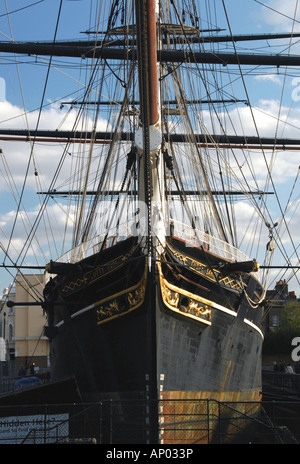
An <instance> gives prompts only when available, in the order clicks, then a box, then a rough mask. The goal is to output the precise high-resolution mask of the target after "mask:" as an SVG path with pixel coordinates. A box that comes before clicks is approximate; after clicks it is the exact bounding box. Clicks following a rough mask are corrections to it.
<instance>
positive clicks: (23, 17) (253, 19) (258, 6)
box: [0, 0, 300, 296]
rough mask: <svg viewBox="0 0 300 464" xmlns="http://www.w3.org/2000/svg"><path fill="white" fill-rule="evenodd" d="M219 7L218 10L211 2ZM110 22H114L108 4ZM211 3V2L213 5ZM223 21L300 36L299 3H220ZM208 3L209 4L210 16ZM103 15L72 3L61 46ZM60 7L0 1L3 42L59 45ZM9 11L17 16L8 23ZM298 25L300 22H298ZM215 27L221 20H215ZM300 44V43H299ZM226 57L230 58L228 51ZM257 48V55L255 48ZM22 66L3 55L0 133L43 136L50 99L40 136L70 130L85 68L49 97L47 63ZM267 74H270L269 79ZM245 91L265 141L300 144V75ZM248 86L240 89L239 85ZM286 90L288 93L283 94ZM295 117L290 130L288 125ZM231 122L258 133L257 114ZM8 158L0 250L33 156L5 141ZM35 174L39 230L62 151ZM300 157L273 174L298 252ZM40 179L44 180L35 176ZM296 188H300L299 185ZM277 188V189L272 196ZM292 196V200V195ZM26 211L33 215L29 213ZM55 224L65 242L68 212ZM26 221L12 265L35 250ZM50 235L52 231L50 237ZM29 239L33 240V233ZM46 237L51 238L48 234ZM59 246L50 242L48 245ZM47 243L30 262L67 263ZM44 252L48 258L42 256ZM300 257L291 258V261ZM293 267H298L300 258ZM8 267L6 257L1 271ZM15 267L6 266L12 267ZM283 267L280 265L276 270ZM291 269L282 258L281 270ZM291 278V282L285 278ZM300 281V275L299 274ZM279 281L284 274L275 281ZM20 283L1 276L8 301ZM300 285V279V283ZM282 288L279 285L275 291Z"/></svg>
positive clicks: (52, 77) (29, 189)
mask: <svg viewBox="0 0 300 464" xmlns="http://www.w3.org/2000/svg"><path fill="white" fill-rule="evenodd" d="M210 2H211V4H213V3H214V2H213V1H212V0H210ZM101 3H102V4H103V15H106V14H107V12H106V10H105V2H104V1H103V2H101ZM208 3H209V2H208ZM215 3H216V5H217V7H218V9H217V14H218V15H220V17H221V13H222V16H224V11H223V8H224V6H225V7H226V14H227V17H228V19H229V22H230V27H231V32H232V34H236V35H239V34H262V33H278V32H291V31H293V32H297V31H300V6H299V7H298V10H297V9H296V7H297V3H298V2H297V1H296V0H289V1H288V2H282V0H262V1H257V0H242V1H241V0H224V1H222V0H216V1H215ZM205 4H206V2H203V8H205ZM90 5H92V7H93V8H94V9H95V6H96V1H95V0H64V1H63V2H62V8H61V13H60V21H59V24H58V27H57V33H56V40H68V39H86V37H87V35H86V34H84V31H86V30H87V29H88V27H89V24H90V13H89V7H90ZM59 7H60V1H59V0H40V1H38V0H27V1H26V0H0V41H7V40H8V41H10V40H12V39H13V40H15V41H48V40H53V37H54V34H55V29H56V22H57V15H58V12H59ZM7 11H8V12H9V15H7ZM293 18H294V19H295V20H293ZM212 23H213V19H212ZM222 24H223V27H224V31H223V32H221V33H220V34H224V35H225V34H228V33H229V29H228V24H227V22H226V19H225V18H224V19H223V23H222ZM298 40H299V39H298ZM298 40H297V39H294V41H293V46H292V47H289V41H286V40H282V39H280V40H276V41H267V42H266V41H264V42H255V48H256V51H257V52H260V53H278V52H283V51H285V53H290V54H300V45H298V43H297V41H298ZM222 47H223V48H222V50H224V51H226V47H225V45H224V46H222ZM238 47H239V50H242V51H244V52H245V53H250V52H251V53H252V52H253V50H252V47H253V43H250V42H245V43H242V44H241V43H240V44H239V45H238ZM250 47H251V48H250ZM18 63H19V64H18V67H17V66H16V62H15V58H14V56H13V55H11V54H10V55H9V56H7V55H5V54H0V129H2V128H10V129H12V128H20V127H21V128H24V127H26V125H28V126H29V127H30V128H32V129H33V128H35V127H36V124H37V121H38V118H39V108H40V105H41V101H42V99H43V106H44V108H43V111H42V113H41V116H40V120H39V128H40V129H54V130H55V129H57V128H63V129H66V130H67V129H70V128H71V127H72V124H73V121H74V117H75V116H74V114H73V113H70V115H68V117H67V114H66V113H67V107H66V106H64V107H63V108H61V100H64V99H65V100H70V99H73V98H76V95H77V93H78V90H79V89H82V84H81V79H83V76H79V75H78V66H77V64H78V61H76V60H74V59H72V60H69V61H68V65H66V62H64V60H63V59H61V58H59V59H55V60H54V62H53V66H52V68H51V70H50V73H49V79H48V80H47V85H46V90H45V95H44V97H43V92H44V89H45V82H46V79H47V69H48V68H47V59H46V58H42V57H41V58H36V59H34V58H33V57H26V56H24V57H22V58H18ZM262 71H264V72H262ZM244 78H245V84H246V86H247V90H248V97H249V100H250V102H251V104H252V107H253V113H254V116H255V120H256V122H257V124H258V127H259V131H260V134H261V135H262V136H267V135H270V134H272V135H273V134H274V132H275V131H277V133H278V136H279V137H293V138H299V139H300V123H299V121H300V69H299V70H298V69H295V70H292V71H289V72H288V73H285V72H284V69H280V70H277V69H272V71H271V73H269V74H267V73H266V71H265V69H262V68H259V69H257V70H255V72H254V67H252V68H251V75H250V74H249V75H247V74H245V76H244ZM239 85H240V84H239ZM282 89H284V90H283V91H282ZM278 114H279V115H280V119H281V123H280V124H279V126H278V127H277V126H276V125H277V115H278ZM288 116H289V123H290V124H289V125H287V124H285V120H286V119H287V117H288ZM231 118H232V120H233V121H234V122H235V124H236V126H238V124H239V118H242V119H243V122H244V127H245V128H246V129H245V130H246V133H247V134H248V135H252V134H254V133H255V131H254V126H253V123H252V121H251V118H250V117H249V108H247V107H245V108H240V112H239V114H238V113H237V112H236V111H235V110H234V109H232V112H231ZM0 148H1V149H2V150H3V154H2V159H1V163H0V168H1V171H0V176H1V182H0V242H1V243H3V244H5V243H7V240H8V237H9V233H10V230H11V228H12V227H14V225H13V224H14V218H15V212H16V207H17V206H16V205H17V204H18V199H17V198H16V197H13V195H12V190H13V189H14V186H13V185H10V184H9V183H8V181H7V179H8V173H10V174H11V175H12V177H13V179H14V183H15V185H16V186H17V187H18V189H19V191H21V188H22V182H23V179H24V172H25V170H26V168H27V160H28V153H29V148H28V144H25V143H20V142H18V143H12V142H9V143H8V142H4V141H0ZM35 150H36V160H37V162H38V164H37V165H35V166H30V169H29V172H28V181H27V184H26V190H25V191H24V196H23V201H24V206H25V205H26V206H27V208H26V210H27V212H28V218H27V219H28V221H30V222H31V223H32V222H33V221H34V219H35V217H36V212H37V208H38V201H37V194H36V192H37V191H40V190H43V189H48V183H49V178H50V177H51V176H52V175H53V174H54V172H55V168H56V164H57V163H58V161H59V156H60V154H59V153H58V150H57V146H55V145H49V144H48V145H39V144H37V145H36V147H35ZM254 156H256V158H255V160H256V161H255V162H256V165H257V166H259V164H260V163H261V164H263V160H262V158H261V156H259V155H257V154H256V155H254ZM299 165H300V156H299V153H298V152H297V151H294V152H292V151H289V152H287V151H286V152H280V153H278V154H277V157H276V162H275V163H274V168H273V179H274V185H275V186H276V192H278V195H279V197H280V201H281V207H282V208H283V210H285V208H287V212H288V221H289V229H290V231H291V236H288V235H287V234H284V235H283V236H282V239H283V241H284V242H285V244H286V246H289V247H290V243H289V242H290V241H291V238H292V240H293V242H294V247H295V248H297V247H299V243H300V242H299V239H300V227H299V224H300V208H299V205H300V199H299V196H300V188H299V185H300V184H299V181H298V183H297V173H298V171H299ZM36 173H38V176H36V175H35V174H36ZM294 184H295V185H294ZM272 187H273V186H271V188H272ZM291 192H292V194H291V196H290V193H291ZM273 208H274V209H273V214H274V216H273V222H274V223H275V222H276V221H277V220H278V219H280V217H281V211H280V208H279V207H278V205H276V201H275V202H274V207H273ZM24 210H25V208H24ZM49 218H50V219H49V221H51V222H52V226H53V230H54V233H57V234H59V233H60V231H62V229H63V227H64V222H63V218H61V216H60V205H59V204H58V203H57V202H56V203H51V204H49ZM28 227H29V226H28V225H27V223H26V219H25V218H24V223H23V224H21V221H18V223H17V224H16V225H15V234H14V243H13V244H11V250H12V251H11V253H12V254H11V257H12V258H13V257H14V253H13V248H12V245H13V246H15V247H16V248H18V249H19V250H20V249H22V248H23V247H24V252H25V250H27V243H26V233H28V232H29V229H28ZM45 230H46V229H45ZM25 231H26V233H25ZM45 235H46V232H45ZM47 239H48V240H49V241H51V239H50V238H47ZM45 244H46V237H45V236H43V237H41V242H40V244H36V245H34V249H33V248H32V249H31V248H28V250H27V251H28V256H29V258H28V259H30V256H31V255H32V256H31V257H32V260H33V262H34V259H33V257H34V252H35V253H37V254H39V255H41V256H43V257H42V260H44V261H45V262H47V261H49V259H50V258H52V256H53V255H55V256H57V255H58V256H59V253H60V251H61V250H60V249H57V250H55V249H53V246H52V248H51V251H49V250H47V249H46V248H47V247H46V246H45V247H44V245H45ZM39 245H40V246H41V248H42V249H43V250H39ZM297 251H298V255H299V248H298V250H297ZM292 252H293V250H291V251H290V256H291V254H292ZM292 259H293V263H294V264H295V265H296V264H298V262H297V259H296V257H295V256H293V258H292ZM3 260H4V256H3V253H1V251H0V263H2V262H3ZM7 262H8V261H6V263H7ZM273 264H276V263H273ZM281 264H284V263H283V261H281V260H280V259H279V258H278V265H281ZM285 275H286V276H287V277H288V276H290V273H289V274H285ZM299 275H300V274H299ZM277 277H278V271H276V273H274V278H275V279H276V278H277ZM11 280H12V276H11V275H10V274H9V273H8V272H7V271H6V270H1V268H0V294H1V291H2V289H4V288H5V287H7V286H8V285H9V284H10V282H11ZM298 280H299V279H298ZM298 280H297V279H295V278H293V279H291V281H290V282H289V290H295V291H296V293H297V295H298V296H300V285H299V282H298ZM273 285H274V284H273Z"/></svg>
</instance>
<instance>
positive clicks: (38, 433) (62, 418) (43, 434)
mask: <svg viewBox="0 0 300 464" xmlns="http://www.w3.org/2000/svg"><path fill="white" fill-rule="evenodd" d="M68 419H69V414H66V413H64V414H47V415H44V414H38V415H34V416H9V417H0V445H2V444H8V443H10V444H20V443H22V441H23V440H24V439H25V438H26V440H25V441H24V442H25V443H29V444H32V443H54V442H55V441H56V439H57V438H56V437H59V438H60V439H61V438H68V436H69V422H68Z"/></svg>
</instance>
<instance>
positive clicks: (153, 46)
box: [135, 0, 164, 443]
mask: <svg viewBox="0 0 300 464" xmlns="http://www.w3.org/2000/svg"><path fill="white" fill-rule="evenodd" d="M136 19H137V44H138V67H139V94H140V105H141V106H140V127H139V128H138V130H137V132H136V138H135V143H136V147H137V150H138V153H139V161H140V164H139V174H140V175H139V179H140V180H139V182H140V184H139V201H140V204H141V203H144V204H145V206H146V208H145V209H144V211H146V212H147V236H146V237H144V243H145V252H146V254H147V258H148V264H149V274H148V281H147V295H148V298H147V308H146V311H147V333H146V339H147V342H146V343H147V360H148V362H147V367H146V369H147V372H146V377H147V384H146V385H145V386H146V399H147V400H148V402H147V403H148V405H147V410H148V413H149V417H148V420H149V440H150V441H149V442H150V443H157V442H158V435H159V428H158V404H157V400H158V389H157V359H156V350H157V346H156V345H157V344H156V285H155V261H154V260H153V257H154V256H155V254H156V252H157V246H158V245H159V243H160V242H161V241H162V240H163V237H161V236H160V237H159V236H157V230H158V231H160V230H161V221H162V220H163V215H162V211H161V204H163V203H162V201H161V196H160V195H161V192H164V188H162V185H160V182H162V181H163V179H164V176H163V175H162V169H163V163H162V162H161V161H162V159H161V158H162V156H161V142H162V134H161V125H160V115H159V105H158V102H159V93H158V71H157V35H156V27H157V26H156V0H136ZM154 226H155V227H154ZM145 239H146V241H145ZM142 243H143V242H142Z"/></svg>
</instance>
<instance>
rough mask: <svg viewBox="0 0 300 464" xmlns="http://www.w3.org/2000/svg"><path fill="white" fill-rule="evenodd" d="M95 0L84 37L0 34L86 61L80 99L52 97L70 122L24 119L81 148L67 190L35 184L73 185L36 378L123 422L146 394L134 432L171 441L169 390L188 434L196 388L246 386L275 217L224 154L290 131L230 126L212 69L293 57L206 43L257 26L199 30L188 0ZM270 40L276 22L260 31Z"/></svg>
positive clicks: (208, 391) (229, 392) (235, 392)
mask: <svg viewBox="0 0 300 464" xmlns="http://www.w3.org/2000/svg"><path fill="white" fill-rule="evenodd" d="M98 3H99V4H100V3H101V2H97V4H98ZM109 3H110V10H109V14H107V15H106V16H105V18H106V19H105V20H104V18H102V19H103V23H102V24H103V28H102V29H100V26H99V24H98V28H97V30H94V31H89V39H88V40H86V41H83V40H82V41H78V42H55V41H54V42H52V43H47V42H44V43H29V42H26V43H21V42H13V43H8V42H2V43H1V44H0V51H2V52H8V53H10V52H14V53H18V54H19V53H22V54H30V55H37V56H45V55H49V56H51V57H55V56H64V57H73V58H74V57H79V58H80V59H83V58H84V60H85V61H87V60H89V63H90V74H89V77H88V82H87V84H86V87H85V88H84V92H83V93H82V95H81V97H80V99H77V100H72V101H70V100H69V101H65V102H63V104H64V105H72V108H77V109H78V120H77V121H76V125H75V124H74V127H73V130H72V131H62V130H60V131H58V130H57V131H53V132H51V131H42V130H38V129H36V130H31V131H30V137H33V138H34V140H37V141H47V142H49V141H51V140H60V141H61V143H63V142H64V143H66V148H65V149H64V152H63V157H62V160H63V159H64V160H65V159H67V156H66V155H67V153H68V150H70V146H73V145H74V146H77V147H78V146H82V147H85V151H84V150H83V148H82V149H80V148H79V149H78V153H80V150H82V151H83V155H84V156H83V161H82V162H81V163H79V162H78V163H76V172H77V173H76V174H74V175H73V174H72V175H71V173H70V177H69V180H70V183H69V187H68V188H67V189H66V188H65V189H64V185H63V184H60V185H59V183H58V182H56V183H55V182H54V181H53V182H52V183H51V185H50V186H49V189H48V190H47V191H45V192H39V193H40V195H43V196H44V198H45V199H46V201H45V203H44V205H46V204H47V202H48V201H49V200H50V199H51V198H59V199H62V198H67V199H71V200H72V201H74V198H75V199H76V205H77V206H78V208H77V210H76V211H77V212H76V213H75V212H74V223H75V224H76V225H75V226H74V234H73V244H72V247H71V249H70V251H69V252H67V253H65V254H64V255H63V256H60V257H55V256H53V257H52V260H51V261H50V262H49V263H48V264H47V266H46V276H47V283H46V286H45V289H44V301H43V307H44V309H45V311H46V313H47V317H48V324H47V327H46V328H45V330H46V333H47V336H48V337H49V340H50V346H51V361H50V363H51V378H52V379H60V378H63V377H72V376H73V377H75V378H76V380H77V383H78V386H79V389H80V393H81V396H82V398H83V401H84V402H86V403H90V402H98V401H103V400H107V399H110V400H115V401H116V403H115V404H117V405H118V407H119V408H120V409H122V421H123V423H124V424H125V427H127V428H129V425H130V424H131V421H132V420H133V419H132V417H131V416H130V412H128V413H127V410H129V409H130V408H129V404H130V402H131V401H132V402H133V403H134V402H135V403H134V404H137V403H136V402H137V401H138V402H141V403H139V404H143V408H144V407H145V404H146V406H147V408H146V409H143V411H144V412H143V413H141V410H140V413H139V415H137V418H136V422H137V423H138V424H139V426H140V433H141V437H140V438H139V439H140V440H141V441H149V440H150V442H151V440H152V442H153V441H160V442H162V443H167V442H168V441H169V442H170V440H171V442H173V443H175V442H176V440H178V442H180V440H181V438H180V436H179V435H177V438H176V437H175V434H172V430H173V429H174V428H176V424H175V426H174V424H173V425H172V424H170V422H173V419H172V420H170V417H171V416H170V413H171V404H172V401H175V400H182V403H181V406H180V411H179V413H178V414H177V415H176V416H174V417H175V419H174V421H175V422H176V421H177V426H178V427H180V426H182V422H183V421H184V422H185V428H186V429H190V438H189V441H190V442H193V443H200V442H201V440H202V438H203V437H202V435H201V431H199V430H197V429H199V428H201V427H195V420H196V422H197V420H198V421H200V419H199V417H200V416H201V400H207V399H214V400H216V401H222V402H236V403H237V404H240V405H242V404H245V403H246V402H248V403H249V402H253V404H255V405H259V402H260V399H261V351H262V344H263V338H264V335H263V328H262V307H263V302H264V298H265V292H266V289H267V282H268V278H267V277H268V272H269V271H270V269H269V267H268V265H269V264H270V263H271V262H272V256H273V253H274V237H273V234H274V227H273V224H271V225H270V223H268V222H267V221H266V220H265V217H264V213H263V208H264V205H265V204H266V201H267V200H266V197H267V195H269V194H270V192H268V191H266V190H265V189H259V188H258V186H257V184H251V182H249V181H248V178H247V176H245V175H244V173H243V171H242V169H240V164H242V161H241V159H239V153H240V152H241V151H242V149H243V147H245V146H247V147H251V145H253V146H255V148H258V147H266V146H267V145H268V144H269V145H270V146H271V147H274V146H275V145H274V144H276V145H278V146H283V145H284V146H285V147H286V146H288V145H290V146H292V145H295V144H296V141H294V140H289V139H284V141H282V140H280V139H279V138H277V140H276V141H274V139H264V138H262V137H258V136H252V137H245V136H242V135H240V136H239V135H236V134H235V135H230V134H232V132H231V131H230V130H229V131H227V129H226V127H225V126H224V125H223V122H224V121H223V120H222V119H221V116H220V115H221V112H220V110H219V108H220V107H221V105H222V107H224V108H226V105H229V104H233V103H235V104H244V103H245V102H246V103H247V101H244V100H238V99H237V98H233V97H231V96H230V95H229V92H227V91H226V90H223V89H222V88H220V87H218V84H217V80H214V79H216V77H215V76H216V75H217V73H218V72H219V68H220V67H227V66H229V65H230V64H233V65H236V66H237V67H240V66H242V65H260V64H270V65H275V66H281V65H283V66H284V65H292V66H294V65H296V66H298V65H299V57H285V56H281V55H276V56H272V55H269V56H267V55H257V56H255V55H252V54H237V53H236V51H235V50H234V51H233V52H232V53H229V52H226V53H224V52H218V51H216V50H213V51H210V52H207V51H206V50H207V46H213V45H214V44H220V43H221V44H222V43H226V44H233V47H234V45H235V44H236V43H237V42H238V41H246V40H247V41H250V40H254V39H255V40H259V39H265V38H266V37H265V36H264V35H263V34H262V35H261V36H256V37H249V36H233V35H232V34H229V35H221V33H220V32H221V31H220V30H219V29H217V28H212V27H209V28H205V27H204V26H203V23H201V14H200V11H198V10H199V8H200V5H199V3H200V2H194V1H187V2H182V4H181V2H175V1H173V0H170V1H165V2H158V1H156V0H137V1H135V2H130V1H129V0H125V1H121V2H118V1H115V0H112V1H111V2H109ZM99 9H100V5H99ZM103 15H104V12H103ZM98 23H100V22H99V21H98ZM294 36H296V35H295V34H294ZM280 37H282V38H286V37H290V34H281V35H280V34H274V35H273V37H272V35H270V36H268V39H269V40H271V39H272V38H274V39H278V38H280ZM293 60H294V61H293ZM116 63H118V65H116ZM117 66H118V67H117ZM113 83H114V84H115V88H114V87H113ZM106 92H110V97H109V99H107V98H106V97H105V94H106ZM86 109H88V110H87V111H86ZM208 109H211V110H212V114H213V115H212V116H211V119H210V120H209V119H208ZM92 113H93V122H92V123H91V124H90V125H89V126H86V127H88V129H87V130H85V128H84V125H83V123H82V125H80V124H81V123H80V122H79V121H81V119H80V118H82V119H83V117H84V116H86V115H87V116H88V118H90V119H89V121H91V114H92ZM100 117H101V118H102V124H103V120H106V121H107V124H106V129H105V130H99V118H100ZM102 127H103V126H102ZM1 134H2V135H4V134H5V135H6V136H7V135H9V136H12V135H13V136H14V137H24V136H26V133H24V131H21V130H20V131H16V130H14V131H8V130H7V129H6V130H3V131H2V132H1ZM297 143H298V142H297ZM78 156H79V155H78ZM78 159H79V158H78ZM249 169H250V168H249ZM239 176H241V180H240V177H239ZM65 185H66V184H65ZM237 198H243V200H244V199H247V200H249V201H250V202H251V205H252V208H253V211H254V212H255V214H256V215H257V216H258V217H259V218H260V220H261V223H262V224H263V226H264V227H265V238H266V242H265V245H267V246H266V247H265V256H264V257H263V258H262V261H261V262H260V263H258V261H257V257H255V258H253V257H252V256H250V257H249V256H248V253H247V252H246V253H244V252H243V250H242V249H240V247H239V241H240V237H238V234H237V232H236V230H235V226H236V224H235V219H234V215H235V212H236V210H235V204H236V199H237ZM72 211H75V208H74V209H72ZM251 219H252V218H251ZM250 222H251V221H249V225H248V226H247V231H248V227H250ZM247 231H246V232H247ZM244 232H245V230H244ZM254 240H255V239H254ZM250 253H252V251H250ZM149 405H150V406H149ZM153 405H154V406H153ZM191 405H193V406H191ZM241 407H242V406H241ZM116 409H117V411H119V409H118V408H116ZM146 410H147V412H145V411H146ZM255 410H256V409H255ZM130 411H131V410H130ZM131 412H132V411H131ZM116 413H117V414H118V412H116ZM145 416H146V419H147V418H148V424H150V425H149V430H150V432H149V430H148V431H145V430H146V428H145ZM195 417H196V419H195ZM197 418H198V419H197ZM168 424H169V425H168ZM159 429H160V433H159V432H158V430H159ZM169 429H171V431H170V430H169ZM149 433H150V435H149ZM151 434H152V435H151ZM170 437H171V438H170ZM172 440H174V441H172Z"/></svg>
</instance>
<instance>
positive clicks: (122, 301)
mask: <svg viewBox="0 0 300 464" xmlns="http://www.w3.org/2000/svg"><path fill="white" fill-rule="evenodd" d="M146 283H147V266H145V270H144V274H143V277H142V279H141V280H140V281H139V282H138V284H137V285H134V286H133V287H130V288H127V289H126V290H123V291H121V292H119V293H116V294H114V295H111V296H109V297H108V298H105V299H104V300H101V301H99V302H97V303H95V307H96V308H97V325H99V324H103V323H104V322H108V321H110V320H112V319H114V318H116V317H120V316H124V315H125V314H128V313H129V312H131V311H133V310H134V309H137V308H139V307H140V306H141V305H142V303H143V301H144V298H145V292H146Z"/></svg>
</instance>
